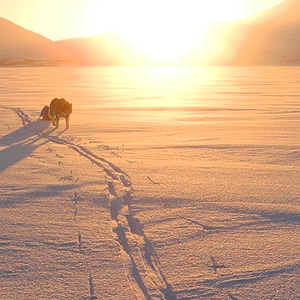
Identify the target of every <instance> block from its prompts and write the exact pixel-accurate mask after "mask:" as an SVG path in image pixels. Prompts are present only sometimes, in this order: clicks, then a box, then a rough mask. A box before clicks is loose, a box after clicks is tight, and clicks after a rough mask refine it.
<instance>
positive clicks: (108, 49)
mask: <svg viewBox="0 0 300 300" xmlns="http://www.w3.org/2000/svg"><path fill="white" fill-rule="evenodd" d="M55 45H56V46H58V47H59V48H60V49H64V51H65V52H67V53H69V55H71V56H72V57H73V60H74V61H76V62H77V63H78V64H84V65H86V64H87V65H131V64H133V65H136V64H140V63H142V62H143V61H144V57H143V55H142V54H141V53H139V52H138V51H137V50H135V49H134V48H133V47H132V46H131V45H130V44H129V43H128V42H126V41H125V40H123V39H122V38H121V37H120V36H119V35H117V34H114V33H101V34H98V35H95V36H90V37H83V38H75V39H67V40H61V41H57V42H55Z"/></svg>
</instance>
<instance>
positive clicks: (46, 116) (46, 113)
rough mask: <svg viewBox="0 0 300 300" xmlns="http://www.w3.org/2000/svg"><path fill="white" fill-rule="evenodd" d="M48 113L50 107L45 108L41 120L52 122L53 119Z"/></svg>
mask: <svg viewBox="0 0 300 300" xmlns="http://www.w3.org/2000/svg"><path fill="white" fill-rule="evenodd" d="M48 111H49V106H48V105H46V106H44V107H43V109H42V111H41V114H40V119H42V120H47V121H50V120H51V118H50V117H49V115H48Z"/></svg>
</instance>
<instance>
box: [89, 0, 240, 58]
mask: <svg viewBox="0 0 300 300" xmlns="http://www.w3.org/2000/svg"><path fill="white" fill-rule="evenodd" d="M230 3H231V4H230ZM236 3H237V2H235V1H231V2H230V1H216V0H210V1H200V0H184V1H183V0H159V1H158V0H151V1H146V0H127V1H120V0H111V1H107V2H103V1H96V0H89V1H87V6H88V7H89V8H90V9H89V10H88V18H89V20H90V22H89V24H88V25H87V26H89V27H90V29H92V28H93V29H95V28H97V30H98V31H99V29H100V28H101V29H102V30H106V31H113V32H115V33H117V34H119V35H121V36H122V37H123V38H124V39H125V40H127V41H128V42H129V43H130V44H132V45H133V46H134V47H135V48H136V49H138V50H140V51H141V52H143V53H144V54H145V55H146V56H147V57H149V58H150V59H151V60H154V61H166V62H176V61H179V60H180V59H181V58H182V57H183V56H184V55H185V54H186V53H188V52H189V51H191V50H192V49H194V48H198V47H201V46H202V44H203V43H204V35H205V32H206V30H207V29H208V27H209V26H210V25H211V24H212V23H213V22H215V21H222V20H224V21H231V20H235V19H238V18H239V12H240V11H239V10H240V6H238V5H237V4H236Z"/></svg>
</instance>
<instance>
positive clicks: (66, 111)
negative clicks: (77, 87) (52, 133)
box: [48, 98, 72, 128]
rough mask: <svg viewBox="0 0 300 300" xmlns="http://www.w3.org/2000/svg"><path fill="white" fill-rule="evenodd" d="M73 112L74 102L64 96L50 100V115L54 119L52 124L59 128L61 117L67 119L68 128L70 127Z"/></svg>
mask: <svg viewBox="0 0 300 300" xmlns="http://www.w3.org/2000/svg"><path fill="white" fill-rule="evenodd" d="M71 113H72V103H69V102H68V101H66V99H64V98H54V99H53V100H52V101H51V102H50V107H49V111H48V115H49V117H50V118H51V120H52V125H53V126H55V127H56V128H58V126H59V119H60V118H65V119H66V128H69V119H70V114H71Z"/></svg>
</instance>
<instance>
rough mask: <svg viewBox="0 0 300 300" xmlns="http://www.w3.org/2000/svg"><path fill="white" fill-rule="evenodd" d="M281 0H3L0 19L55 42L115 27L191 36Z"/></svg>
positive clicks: (129, 34) (124, 30)
mask: <svg viewBox="0 0 300 300" xmlns="http://www.w3.org/2000/svg"><path fill="white" fill-rule="evenodd" d="M280 2H283V0H264V1H261V0H0V7H1V10H0V17H2V18H6V19H8V20H10V21H12V22H14V23H16V24H18V25H20V26H22V27H24V28H26V29H29V30H32V31H34V32H36V33H39V34H41V35H43V36H45V37H47V38H49V39H51V40H53V41H55V40H60V39H66V38H74V37H81V36H89V35H94V34H97V33H100V32H105V31H114V32H117V33H120V34H122V35H123V36H127V37H129V38H130V37H131V38H132V39H134V38H138V36H140V35H141V31H143V32H145V33H146V34H147V35H149V34H161V33H163V35H164V36H165V34H170V33H172V32H176V31H181V32H182V31H183V32H186V34H187V35H189V34H195V32H196V31H199V32H200V31H202V30H203V29H204V28H206V27H207V26H208V24H210V23H212V22H214V21H235V20H238V19H240V18H244V17H247V16H250V15H252V14H255V13H258V12H260V11H263V10H266V9H268V8H270V7H272V6H274V5H276V4H279V3H280Z"/></svg>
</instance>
